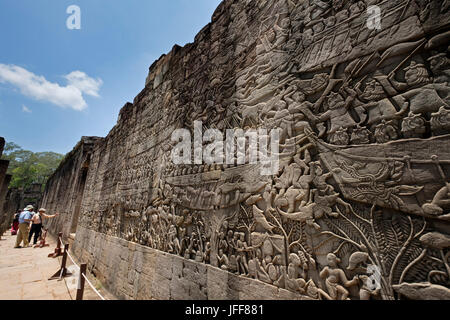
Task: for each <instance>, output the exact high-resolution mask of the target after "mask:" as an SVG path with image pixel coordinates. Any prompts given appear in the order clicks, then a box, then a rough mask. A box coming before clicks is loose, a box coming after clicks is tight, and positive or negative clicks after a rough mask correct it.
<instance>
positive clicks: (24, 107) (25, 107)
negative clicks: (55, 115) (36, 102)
mask: <svg viewBox="0 0 450 320" xmlns="http://www.w3.org/2000/svg"><path fill="white" fill-rule="evenodd" d="M22 111H23V112H25V113H32V112H33V111H31V109H30V108H28V107H27V106H25V105H23V106H22Z"/></svg>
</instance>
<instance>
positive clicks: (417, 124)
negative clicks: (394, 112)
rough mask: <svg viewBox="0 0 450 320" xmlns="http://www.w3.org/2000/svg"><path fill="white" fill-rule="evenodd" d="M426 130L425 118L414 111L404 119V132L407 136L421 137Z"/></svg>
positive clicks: (404, 135)
mask: <svg viewBox="0 0 450 320" xmlns="http://www.w3.org/2000/svg"><path fill="white" fill-rule="evenodd" d="M425 131H426V127H425V119H424V118H423V117H422V116H421V115H419V114H414V113H412V112H410V113H409V115H408V117H406V118H404V119H403V123H402V134H403V137H405V138H421V137H422V136H423V134H424V133H425Z"/></svg>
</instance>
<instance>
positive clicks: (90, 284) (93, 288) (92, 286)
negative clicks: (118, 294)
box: [81, 273, 106, 300]
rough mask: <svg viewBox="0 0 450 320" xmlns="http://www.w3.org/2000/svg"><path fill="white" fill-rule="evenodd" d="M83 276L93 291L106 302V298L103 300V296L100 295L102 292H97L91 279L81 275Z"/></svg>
mask: <svg viewBox="0 0 450 320" xmlns="http://www.w3.org/2000/svg"><path fill="white" fill-rule="evenodd" d="M81 275H82V276H83V278H84V279H85V280H86V282H87V283H88V285H89V286H90V287H91V288H92V290H94V292H95V293H96V294H97V295H98V296H99V297H100V298H101V299H102V300H106V299H105V298H103V296H102V295H101V294H100V292H98V291H97V289H95V287H94V285H93V284H92V283H91V282H90V281H89V279H88V278H87V277H86V275H85V274H83V273H82V274H81Z"/></svg>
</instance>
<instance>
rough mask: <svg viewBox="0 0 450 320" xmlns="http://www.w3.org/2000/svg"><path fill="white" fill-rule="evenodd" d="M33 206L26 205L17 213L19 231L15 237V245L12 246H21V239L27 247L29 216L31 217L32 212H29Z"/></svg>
mask: <svg viewBox="0 0 450 320" xmlns="http://www.w3.org/2000/svg"><path fill="white" fill-rule="evenodd" d="M33 209H34V207H33V206H32V205H29V206H27V207H26V208H25V209H23V211H22V212H21V213H20V215H19V232H18V233H17V238H16V245H15V246H14V248H22V247H21V246H20V244H21V242H22V240H23V244H24V248H26V247H28V245H29V242H28V226H29V223H30V222H31V218H32V217H33V214H32V213H31V212H32V211H33Z"/></svg>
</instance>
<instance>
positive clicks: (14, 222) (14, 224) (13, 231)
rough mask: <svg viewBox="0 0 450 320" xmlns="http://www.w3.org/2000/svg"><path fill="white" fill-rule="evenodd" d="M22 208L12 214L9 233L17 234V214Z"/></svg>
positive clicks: (18, 214)
mask: <svg viewBox="0 0 450 320" xmlns="http://www.w3.org/2000/svg"><path fill="white" fill-rule="evenodd" d="M21 212H22V210H18V211H17V213H15V214H14V218H13V223H12V225H11V235H12V236H15V235H17V231H18V230H19V216H20V213H21Z"/></svg>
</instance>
